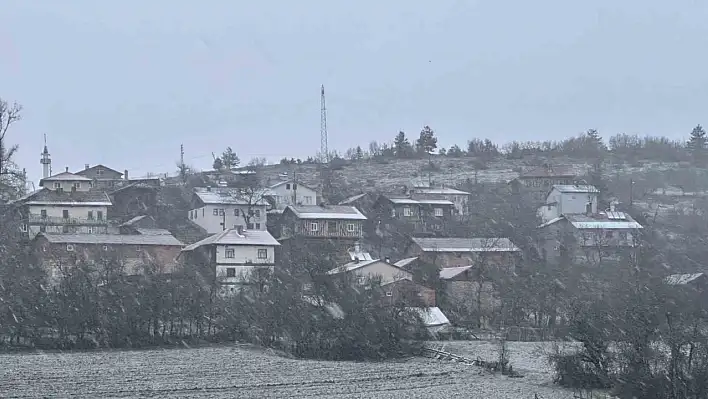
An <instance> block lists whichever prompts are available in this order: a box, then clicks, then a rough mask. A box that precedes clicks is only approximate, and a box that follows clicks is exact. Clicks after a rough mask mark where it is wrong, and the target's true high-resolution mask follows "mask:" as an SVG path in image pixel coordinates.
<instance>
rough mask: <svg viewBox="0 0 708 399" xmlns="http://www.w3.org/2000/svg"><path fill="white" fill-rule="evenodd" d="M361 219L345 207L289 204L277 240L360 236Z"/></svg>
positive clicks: (356, 211) (355, 239)
mask: <svg viewBox="0 0 708 399" xmlns="http://www.w3.org/2000/svg"><path fill="white" fill-rule="evenodd" d="M364 221H366V216H364V215H363V214H362V213H361V212H359V210H358V209H356V208H355V207H353V206H346V205H289V206H288V207H287V208H285V211H284V212H283V217H282V219H281V231H280V233H281V237H282V238H287V237H293V236H299V237H306V238H317V239H347V240H354V241H358V240H360V239H361V238H363V236H364Z"/></svg>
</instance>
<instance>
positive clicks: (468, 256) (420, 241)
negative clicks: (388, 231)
mask: <svg viewBox="0 0 708 399" xmlns="http://www.w3.org/2000/svg"><path fill="white" fill-rule="evenodd" d="M405 256H406V258H411V257H417V260H418V262H422V263H427V264H432V265H436V266H437V267H438V268H448V267H460V266H469V265H474V266H479V265H484V266H485V267H488V268H490V269H495V270H496V269H498V270H500V271H503V272H513V271H514V269H515V268H516V264H517V262H518V260H519V258H520V257H521V249H520V248H519V247H517V246H516V245H515V244H514V243H513V242H511V240H509V239H508V238H418V237H414V238H411V242H410V243H409V244H408V247H407V248H406V251H405Z"/></svg>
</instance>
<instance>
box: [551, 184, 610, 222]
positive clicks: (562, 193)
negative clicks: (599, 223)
mask: <svg viewBox="0 0 708 399" xmlns="http://www.w3.org/2000/svg"><path fill="white" fill-rule="evenodd" d="M599 194H600V190H598V189H597V188H595V186H590V185H560V184H558V185H554V186H553V188H552V189H551V191H550V192H549V193H548V195H547V196H546V203H545V204H544V205H542V206H541V207H540V208H539V209H538V215H539V217H540V218H541V219H542V220H543V221H544V222H547V221H549V220H552V219H555V218H557V217H560V216H561V215H566V214H589V215H594V214H596V213H597V201H598V196H599Z"/></svg>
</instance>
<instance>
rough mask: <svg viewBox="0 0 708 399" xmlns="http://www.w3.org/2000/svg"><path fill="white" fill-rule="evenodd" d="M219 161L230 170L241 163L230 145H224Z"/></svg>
mask: <svg viewBox="0 0 708 399" xmlns="http://www.w3.org/2000/svg"><path fill="white" fill-rule="evenodd" d="M221 162H222V164H223V165H224V167H225V168H227V169H228V170H231V169H233V168H235V167H237V166H238V165H239V164H240V163H241V160H240V159H239V158H238V155H236V153H235V152H234V150H232V149H231V147H226V150H225V151H224V153H223V154H221Z"/></svg>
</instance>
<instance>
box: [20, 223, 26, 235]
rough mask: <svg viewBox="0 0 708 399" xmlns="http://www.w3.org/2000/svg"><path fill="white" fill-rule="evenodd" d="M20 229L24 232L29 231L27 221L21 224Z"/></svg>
mask: <svg viewBox="0 0 708 399" xmlns="http://www.w3.org/2000/svg"><path fill="white" fill-rule="evenodd" d="M20 231H21V232H23V233H26V232H27V225H26V224H25V223H22V224H21V225H20Z"/></svg>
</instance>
